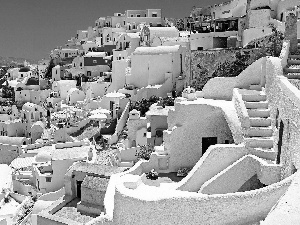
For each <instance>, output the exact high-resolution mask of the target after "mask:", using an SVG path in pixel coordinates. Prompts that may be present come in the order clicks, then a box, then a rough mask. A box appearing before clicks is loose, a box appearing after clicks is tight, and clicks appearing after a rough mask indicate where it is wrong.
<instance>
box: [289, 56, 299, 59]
mask: <svg viewBox="0 0 300 225" xmlns="http://www.w3.org/2000/svg"><path fill="white" fill-rule="evenodd" d="M289 58H290V59H300V55H289Z"/></svg>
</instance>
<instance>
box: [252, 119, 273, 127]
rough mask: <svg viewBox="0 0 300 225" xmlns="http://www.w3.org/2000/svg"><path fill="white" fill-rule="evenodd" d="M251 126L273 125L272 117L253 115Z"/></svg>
mask: <svg viewBox="0 0 300 225" xmlns="http://www.w3.org/2000/svg"><path fill="white" fill-rule="evenodd" d="M249 119H250V126H251V127H268V126H271V118H261V117H251V118H249Z"/></svg>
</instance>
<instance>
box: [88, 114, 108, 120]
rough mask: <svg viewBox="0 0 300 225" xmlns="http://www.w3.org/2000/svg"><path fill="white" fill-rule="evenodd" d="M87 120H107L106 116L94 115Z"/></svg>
mask: <svg viewBox="0 0 300 225" xmlns="http://www.w3.org/2000/svg"><path fill="white" fill-rule="evenodd" d="M89 118H90V119H92V120H103V119H107V116H106V115H105V114H100V113H96V114H93V115H91V116H89Z"/></svg>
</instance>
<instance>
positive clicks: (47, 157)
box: [35, 152, 52, 162]
mask: <svg viewBox="0 0 300 225" xmlns="http://www.w3.org/2000/svg"><path fill="white" fill-rule="evenodd" d="M51 159H52V156H51V154H50V153H49V152H39V153H38V154H37V155H36V156H35V161H36V162H49V161H51Z"/></svg>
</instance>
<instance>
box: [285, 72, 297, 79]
mask: <svg viewBox="0 0 300 225" xmlns="http://www.w3.org/2000/svg"><path fill="white" fill-rule="evenodd" d="M285 77H286V78H288V79H300V73H288V74H286V75H285Z"/></svg>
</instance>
